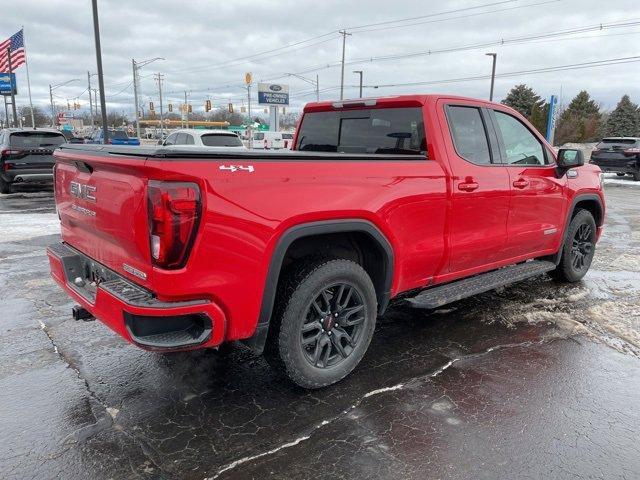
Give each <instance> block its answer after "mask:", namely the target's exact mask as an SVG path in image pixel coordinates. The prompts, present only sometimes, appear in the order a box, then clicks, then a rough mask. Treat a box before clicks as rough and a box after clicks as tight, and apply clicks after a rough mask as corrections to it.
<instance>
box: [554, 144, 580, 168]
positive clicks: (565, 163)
mask: <svg viewBox="0 0 640 480" xmlns="http://www.w3.org/2000/svg"><path fill="white" fill-rule="evenodd" d="M557 163H558V168H561V169H564V170H568V169H570V168H575V167H581V166H582V165H584V155H583V154H582V150H578V149H573V148H561V149H560V150H559V151H558V160H557Z"/></svg>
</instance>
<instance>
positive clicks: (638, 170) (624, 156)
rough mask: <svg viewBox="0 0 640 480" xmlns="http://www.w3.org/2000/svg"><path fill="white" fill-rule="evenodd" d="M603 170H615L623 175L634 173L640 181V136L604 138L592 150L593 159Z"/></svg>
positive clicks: (635, 177)
mask: <svg viewBox="0 0 640 480" xmlns="http://www.w3.org/2000/svg"><path fill="white" fill-rule="evenodd" d="M590 163H593V164H594V165H598V166H599V167H600V169H601V170H602V171H603V172H615V173H617V174H618V175H619V176H621V177H623V176H625V175H626V174H629V175H633V179H634V180H635V181H637V182H638V181H640V138H635V137H610V138H603V139H602V141H601V142H600V143H599V144H597V145H596V149H595V150H594V151H593V152H591V161H590Z"/></svg>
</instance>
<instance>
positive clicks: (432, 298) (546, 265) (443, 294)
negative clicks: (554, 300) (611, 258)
mask: <svg viewBox="0 0 640 480" xmlns="http://www.w3.org/2000/svg"><path fill="white" fill-rule="evenodd" d="M554 268H556V266H555V264H554V263H553V262H546V261H542V260H533V261H530V262H525V263H519V264H517V265H511V266H509V267H504V268H500V269H498V270H493V271H491V272H487V273H481V274H479V275H475V276H473V277H469V278H464V279H462V280H457V281H455V282H451V283H447V284H445V285H442V286H438V287H433V288H429V289H427V290H424V291H423V292H421V293H419V294H418V295H417V296H415V297H413V298H408V299H407V301H409V302H411V304H412V305H413V306H414V307H415V308H428V309H434V308H438V307H441V306H443V305H446V304H447V303H451V302H456V301H458V300H462V299H463V298H467V297H472V296H473V295H477V294H479V293H484V292H488V291H489V290H493V289H495V288H498V287H503V286H505V285H509V284H510V283H515V282H520V281H522V280H525V279H527V278H529V277H535V276H537V275H541V274H543V273H545V272H548V271H550V270H553V269H554Z"/></svg>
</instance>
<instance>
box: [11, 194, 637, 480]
mask: <svg viewBox="0 0 640 480" xmlns="http://www.w3.org/2000/svg"><path fill="white" fill-rule="evenodd" d="M607 197H608V208H609V211H608V216H607V227H606V233H605V236H604V238H603V239H602V241H601V243H600V244H599V246H598V251H597V253H596V260H595V261H594V265H593V266H592V271H590V273H589V274H588V276H587V277H586V279H585V280H584V281H583V282H581V283H578V284H575V285H558V284H556V283H554V282H553V281H551V280H550V279H549V278H548V277H546V276H544V277H540V278H537V279H532V280H529V281H526V282H523V283H521V284H519V285H516V286H512V287H508V288H504V289H500V290H498V291H494V292H491V293H488V294H484V295H481V296H478V297H475V298H471V299H468V300H465V301H461V302H458V303H456V304H453V305H451V306H449V307H447V308H444V309H441V310H439V311H437V312H434V313H429V312H425V311H420V310H413V309H411V308H410V307H408V306H406V305H397V306H395V307H394V308H392V309H391V310H390V311H389V313H388V314H387V315H386V316H385V317H384V318H382V319H380V320H379V323H378V326H377V329H376V334H375V336H374V339H373V341H372V344H371V346H370V348H369V351H368V353H367V355H366V357H365V359H364V361H363V362H362V364H361V365H360V367H359V368H358V369H357V370H356V371H355V372H354V373H353V374H352V375H351V376H349V377H348V378H347V379H345V380H344V381H342V382H341V383H340V384H338V385H336V386H333V387H330V388H326V389H323V390H319V391H313V392H307V391H304V390H300V389H298V388H295V387H293V386H291V385H290V384H289V383H287V382H286V381H285V380H284V379H282V378H280V377H278V376H277V375H276V374H274V373H273V372H272V371H271V370H270V369H269V367H268V366H267V364H266V363H265V362H264V360H263V359H262V358H256V357H253V356H251V355H250V354H249V353H248V352H247V351H245V350H244V349H243V348H241V347H235V348H232V349H231V350H230V351H228V352H224V353H223V352H216V351H198V352H191V353H180V354H170V355H159V354H154V353H149V352H145V351H142V350H139V349H137V348H136V347H133V346H131V345H129V344H127V343H125V342H124V341H123V340H121V339H120V338H119V337H116V336H115V335H114V334H112V333H111V331H109V330H108V329H107V328H106V327H104V326H102V325H101V324H100V323H99V322H75V321H73V320H72V319H71V317H70V309H71V306H72V302H70V301H69V299H68V298H67V297H66V295H65V294H64V293H63V292H62V291H61V290H60V289H59V288H58V287H57V286H56V285H55V284H54V283H53V281H52V280H51V279H50V277H49V275H48V262H47V258H46V255H45V253H44V247H45V246H46V245H47V244H49V243H52V242H55V241H57V239H58V238H59V236H58V235H57V234H56V233H55V215H54V214H53V212H54V209H53V205H52V198H51V193H50V192H36V191H26V192H19V193H14V194H11V195H0V298H1V299H2V300H1V309H0V478H1V479H28V478H37V479H49V478H62V479H85V478H100V479H102V478H110V479H125V478H127V479H128V478H136V479H137V478H141V479H198V480H203V479H206V478H221V479H231V478H242V479H244V478H260V479H265V478H281V479H307V478H313V479H334V478H350V479H360V478H384V479H387V478H388V479H397V478H416V479H418V478H419V479H432V478H433V479H441V478H442V479H444V478H454V479H467V478H487V479H512V478H518V479H522V478H532V479H533V478H535V479H538V478H607V479H613V478H616V479H618V478H619V479H634V478H640V443H639V442H638V440H639V434H638V432H640V408H639V406H640V188H635V187H631V186H629V187H625V186H624V185H612V186H608V187H607Z"/></svg>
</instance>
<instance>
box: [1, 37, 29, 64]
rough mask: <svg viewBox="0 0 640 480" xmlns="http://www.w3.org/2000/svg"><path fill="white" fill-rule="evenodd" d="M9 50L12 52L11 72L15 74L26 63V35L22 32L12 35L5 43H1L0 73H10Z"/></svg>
mask: <svg viewBox="0 0 640 480" xmlns="http://www.w3.org/2000/svg"><path fill="white" fill-rule="evenodd" d="M7 50H10V51H11V70H12V71H14V72H15V70H16V68H18V67H19V66H20V65H22V64H23V63H24V61H25V52H24V34H23V33H22V30H20V31H19V32H18V33H16V34H14V35H11V37H9V38H7V39H6V40H5V41H4V42H0V72H8V71H9V56H8V55H7Z"/></svg>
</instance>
